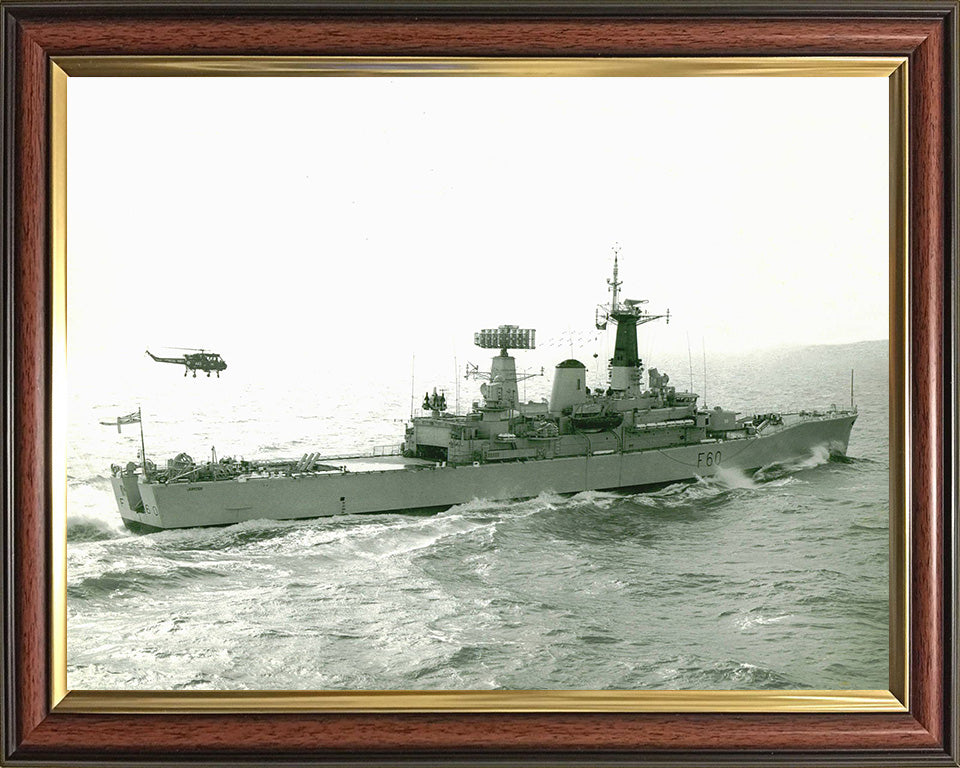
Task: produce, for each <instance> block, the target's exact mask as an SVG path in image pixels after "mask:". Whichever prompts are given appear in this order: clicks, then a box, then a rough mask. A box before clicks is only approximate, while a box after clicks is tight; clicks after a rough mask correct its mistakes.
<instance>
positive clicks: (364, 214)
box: [68, 77, 888, 368]
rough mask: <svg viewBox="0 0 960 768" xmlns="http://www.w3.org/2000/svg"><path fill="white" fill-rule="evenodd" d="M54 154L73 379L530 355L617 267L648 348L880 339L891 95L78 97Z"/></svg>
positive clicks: (534, 86)
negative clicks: (533, 340)
mask: <svg viewBox="0 0 960 768" xmlns="http://www.w3.org/2000/svg"><path fill="white" fill-rule="evenodd" d="M68 142H69V143H68V268H69V274H68V288H69V294H68V295H69V306H68V331H69V350H70V355H71V357H70V365H71V367H74V366H86V365H88V364H90V365H92V364H93V362H94V361H98V364H99V362H100V361H101V356H105V358H106V364H107V365H108V366H109V365H115V366H117V367H118V368H120V367H122V366H123V362H124V360H126V359H128V357H130V356H138V357H142V356H143V350H144V348H146V347H147V346H151V347H152V346H156V347H160V346H162V345H177V346H196V347H206V348H210V349H214V350H217V351H220V352H221V353H223V355H224V356H225V357H227V358H228V360H229V359H233V360H238V359H240V360H242V359H244V358H250V357H252V356H256V355H260V354H262V353H263V352H264V351H266V350H269V351H270V352H271V353H272V354H281V355H286V354H288V353H289V354H293V355H297V356H302V355H304V354H309V355H316V356H321V355H336V356H338V358H339V359H341V360H343V359H354V357H353V356H355V358H356V359H358V360H359V359H366V360H369V359H371V357H375V358H376V359H378V360H379V361H384V362H387V363H391V364H392V363H398V364H399V363H400V361H402V360H406V361H408V360H409V357H410V355H411V353H413V352H416V353H417V355H418V359H419V356H420V355H422V354H424V353H428V352H436V351H439V352H440V353H442V355H443V356H445V357H448V356H449V355H450V354H451V352H457V351H459V352H460V353H461V355H465V354H467V353H468V352H469V350H470V349H471V344H472V338H473V337H472V333H473V331H474V330H478V329H480V328H483V327H493V326H496V325H499V324H501V323H515V324H519V325H521V326H524V327H533V328H536V329H537V334H538V340H541V341H543V342H547V341H549V340H551V339H555V338H559V337H561V336H562V335H563V332H564V331H567V330H569V329H582V330H583V331H590V330H591V329H592V326H593V317H594V306H595V305H596V304H597V303H600V302H602V301H604V300H605V299H606V298H607V295H608V294H607V292H606V285H605V279H606V278H607V277H608V275H609V272H610V267H611V261H612V248H613V247H614V245H618V246H619V247H620V254H621V257H620V258H621V278H622V279H623V280H624V289H623V290H624V295H625V296H626V297H628V298H647V299H649V300H650V308H651V309H653V310H664V309H667V308H669V309H670V311H671V315H672V319H671V324H670V326H669V328H663V329H661V330H660V331H658V333H660V340H659V342H658V343H659V344H660V345H667V344H669V345H672V346H678V345H680V346H685V345H686V340H685V338H686V336H690V337H692V338H694V339H696V340H697V346H699V339H700V338H701V337H703V338H704V339H705V342H706V344H707V346H708V347H709V348H710V350H711V352H723V351H736V350H751V349H757V348H764V347H773V346H780V345H790V344H832V343H841V342H850V341H858V340H864V339H880V338H886V336H887V301H888V296H887V278H888V274H887V258H888V250H887V82H886V79H885V78H844V79H841V78H836V79H834V78H804V77H798V78H756V79H753V78H677V79H672V78H671V79H660V78H617V77H610V78H380V77H370V78H326V77H319V78H309V77H298V78H288V79H283V78H249V79H246V78H143V79H138V78H87V77H75V78H70V80H69V82H68ZM643 343H644V342H643V338H642V337H641V346H643ZM569 351H571V350H570V349H568V350H566V352H569ZM572 351H574V352H575V353H577V354H585V353H582V352H581V351H580V350H572ZM678 351H679V350H678ZM476 356H477V357H478V358H479V359H482V358H483V357H484V356H485V354H484V355H476ZM563 356H566V354H563V355H559V356H558V359H560V357H563ZM461 359H462V358H461Z"/></svg>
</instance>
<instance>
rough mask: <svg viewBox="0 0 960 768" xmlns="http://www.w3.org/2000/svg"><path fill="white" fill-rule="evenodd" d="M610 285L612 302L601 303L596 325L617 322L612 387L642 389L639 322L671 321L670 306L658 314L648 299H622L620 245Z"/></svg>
mask: <svg viewBox="0 0 960 768" xmlns="http://www.w3.org/2000/svg"><path fill="white" fill-rule="evenodd" d="M607 285H608V286H610V306H609V307H606V306H603V305H600V306H598V307H597V312H596V326H597V328H598V329H599V330H604V329H605V328H606V327H607V323H608V322H610V321H611V320H612V321H613V322H614V323H616V325H617V340H616V344H615V346H614V353H613V357H612V358H611V359H610V388H611V389H613V390H615V391H618V392H630V391H632V392H635V393H639V391H640V376H641V374H642V372H643V363H642V361H641V360H640V356H639V354H638V351H637V326H638V325H643V324H644V323H649V322H652V321H654V320H659V319H661V318H666V320H667V322H668V323H669V322H670V310H669V309H668V310H667V311H666V312H664V313H663V314H661V315H655V314H652V313H650V312H647V311H646V310H645V309H643V307H642V305H643V304H646V303H647V300H646V299H624V301H623V303H622V304H621V303H620V286H621V285H622V283H621V281H620V249H619V248H614V250H613V279H610V278H608V279H607Z"/></svg>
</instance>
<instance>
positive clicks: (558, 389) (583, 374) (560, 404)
mask: <svg viewBox="0 0 960 768" xmlns="http://www.w3.org/2000/svg"><path fill="white" fill-rule="evenodd" d="M586 399H587V367H586V366H585V365H584V364H583V363H581V362H580V361H579V360H564V361H563V362H562V363H558V364H557V367H556V369H555V370H554V372H553V392H552V393H551V395H550V412H551V413H561V412H562V411H563V410H564V409H565V408H569V407H571V406H574V405H579V404H580V403H583V402H586Z"/></svg>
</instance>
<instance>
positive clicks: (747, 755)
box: [0, 0, 960, 766]
mask: <svg viewBox="0 0 960 768" xmlns="http://www.w3.org/2000/svg"><path fill="white" fill-rule="evenodd" d="M0 9H2V39H3V55H2V61H0V64H2V67H3V70H2V83H3V86H2V88H3V93H2V96H3V112H2V114H3V141H2V151H3V169H4V181H3V195H4V205H3V216H4V227H3V233H4V239H3V265H4V270H3V290H4V307H5V312H4V334H3V343H4V350H3V355H2V359H3V365H4V406H5V407H4V412H3V414H4V415H3V418H4V434H5V438H6V440H5V449H6V450H5V451H4V453H3V455H4V463H3V489H4V523H5V524H4V529H3V551H4V565H5V568H4V571H3V574H4V575H3V586H4V613H3V621H4V670H3V672H4V674H3V703H4V704H3V706H4V712H3V747H2V759H3V760H4V761H5V762H8V763H9V764H11V765H13V764H16V765H49V764H51V763H53V762H58V763H78V762H82V761H86V762H89V761H95V762H96V763H98V764H108V763H110V764H112V763H117V764H120V763H128V764H129V763H135V764H143V763H144V762H147V761H164V762H165V763H166V762H169V763H170V764H178V763H179V764H187V763H192V762H197V761H203V762H204V763H206V764H210V763H224V764H226V763H230V764H234V763H244V762H248V763H260V762H264V761H268V760H269V761H271V762H273V761H277V762H297V763H317V764H319V763H324V764H341V763H343V764H346V763H357V762H370V763H377V764H396V763H409V762H417V763H423V762H430V763H453V762H458V763H464V762H472V763H480V764H486V763H491V762H497V763H506V764H540V763H550V764H572V763H589V764H604V763H628V764H634V763H637V764H639V763H644V764H671V765H675V764H696V765H720V764H729V763H731V762H734V763H752V764H771V765H772V764H796V763H804V764H841V763H843V764H851V763H855V764H858V765H861V764H876V765H880V764H885V765H886V764H889V765H899V764H908V763H909V764H911V765H912V764H920V763H923V764H930V765H954V766H956V765H958V754H960V753H958V746H957V742H958V723H957V705H956V701H957V695H958V684H957V648H956V607H957V604H956V599H957V569H956V560H955V558H956V551H957V546H956V545H957V511H956V485H957V473H956V437H957V421H956V417H957V414H956V398H957V391H956V379H955V373H954V366H955V362H956V332H957V327H956V312H957V307H956V301H957V286H956V259H957V253H956V226H957V212H956V204H957V117H956V105H957V53H958V52H957V19H958V13H957V11H958V5H957V3H956V2H939V1H938V0H934V1H931V2H919V3H917V2H901V1H900V0H894V2H889V3H886V2H872V3H871V2H844V3H838V2H833V3H820V2H801V3H795V2H790V3H778V4H773V3H770V4H765V3H748V2H740V3H728V4H722V5H719V6H716V5H714V4H700V3H698V2H692V3H683V4H679V5H673V4H669V3H660V2H652V3H643V4H630V3H622V2H611V3H600V4H589V5H588V4H583V5H577V4H569V3H559V2H554V3H549V2H548V3H516V4H503V5H500V4H496V3H490V2H487V3H469V2H460V3H438V4H423V5H418V4H414V3H410V4H397V3H388V2H367V3H349V2H326V3H325V2H316V1H315V0H308V1H307V2H304V3H297V4H284V5H278V4H266V3H257V2H240V1H238V0H234V1H233V2H225V3H220V2H216V0H207V1H206V2H204V1H201V2H182V1H181V2H176V1H174V2H164V1H162V0H161V1H158V2H139V3H129V2H121V3H111V2H94V1H91V0H79V2H71V3H65V2H55V1H52V0H47V1H46V2H36V3H31V2H3V3H0ZM106 56H126V57H143V56H156V57H179V56H190V57H221V60H223V57H250V56H257V57H303V56H330V57H354V56H380V57H396V56H403V57H410V56H441V57H492V58H503V57H539V58H553V57H562V58H571V57H581V58H592V57H676V58H685V57H705V56H713V57H813V58H819V57H850V56H857V57H891V58H896V57H903V58H904V59H905V60H906V68H905V69H904V70H902V72H903V75H902V77H903V81H902V82H901V81H899V80H898V81H896V82H895V83H894V84H893V86H892V88H891V92H892V94H894V93H895V94H898V95H899V96H900V97H903V98H906V99H907V102H906V103H907V104H908V108H907V119H906V126H907V133H906V136H904V137H903V138H904V139H905V146H906V147H907V148H908V152H907V155H906V157H904V158H902V160H903V161H904V163H905V166H904V167H905V168H906V169H908V173H907V175H906V179H907V186H906V190H903V191H902V194H901V195H896V194H894V195H892V199H891V206H892V209H891V213H892V215H891V220H892V221H893V220H899V219H898V217H897V216H896V215H893V214H896V213H897V211H900V212H906V216H905V218H906V222H905V224H907V226H906V228H905V229H902V230H900V232H899V234H900V235H902V237H903V238H904V249H905V251H906V256H907V261H908V264H909V269H908V270H907V271H906V273H905V275H906V277H905V279H906V283H905V284H902V285H900V286H899V287H900V288H901V289H902V290H901V291H900V294H901V295H902V296H904V297H905V302H906V313H905V316H906V317H908V318H909V323H906V321H905V318H904V317H901V318H900V320H901V321H902V324H903V325H904V326H905V327H907V328H908V330H907V331H906V333H905V337H904V338H903V340H902V341H903V345H902V350H903V358H905V359H901V360H900V363H901V364H902V365H903V366H905V370H906V386H905V387H904V388H903V389H904V391H903V392H902V393H901V394H903V396H904V397H906V398H907V401H906V402H907V405H906V414H905V422H904V423H905V424H907V425H909V435H901V437H903V438H904V440H903V441H900V442H899V443H897V441H894V444H901V445H908V446H909V449H910V450H909V455H906V456H903V457H901V458H902V459H903V461H904V464H905V466H906V478H905V480H906V482H905V483H904V484H903V487H902V492H903V493H904V494H905V498H906V509H907V510H909V516H908V517H907V518H906V519H907V521H908V522H909V528H908V531H907V533H908V535H906V536H902V537H898V536H897V535H896V534H894V536H893V537H892V546H893V554H894V555H895V556H894V557H893V558H892V560H894V561H897V562H900V564H901V565H903V566H904V567H905V568H906V570H904V572H903V575H904V578H905V579H906V580H907V581H906V584H907V585H908V588H907V590H906V593H907V594H906V595H903V598H904V599H903V600H902V601H895V604H893V605H892V606H891V612H892V615H893V616H894V617H897V616H899V617H901V618H902V619H903V622H904V623H905V637H906V638H907V639H908V642H904V643H903V644H902V646H895V647H894V654H893V656H894V657H897V656H898V655H899V656H900V658H901V660H902V662H903V663H902V664H901V665H900V666H901V667H902V672H903V679H904V680H905V681H907V683H906V687H904V688H903V690H898V689H897V686H896V683H895V682H892V683H891V686H892V687H891V691H892V694H893V697H895V698H896V700H898V701H902V702H906V706H900V707H887V706H880V707H876V708H875V709H874V711H869V709H870V708H869V707H864V706H860V707H858V706H851V708H850V711H836V710H837V707H832V708H830V707H827V708H826V709H827V710H830V711H824V710H823V709H821V710H819V711H818V710H817V708H816V707H812V706H811V707H807V708H806V711H798V710H797V709H796V708H794V709H793V710H791V711H787V710H789V708H784V707H777V706H776V705H775V703H773V702H772V701H771V704H770V707H769V711H765V709H766V708H765V706H763V705H756V704H754V705H753V706H747V707H743V706H735V705H728V706H725V707H724V706H717V705H712V706H711V705H709V704H707V705H704V706H699V707H677V706H676V705H672V704H670V703H669V701H667V702H665V703H664V704H663V707H662V708H660V709H659V710H657V709H656V708H649V707H648V708H647V709H646V711H630V708H626V709H622V708H618V707H614V706H603V705H602V702H601V705H600V706H594V705H590V704H589V703H587V702H585V701H581V702H580V703H579V705H578V704H577V702H576V701H575V702H574V703H573V705H572V706H566V707H553V708H552V707H543V706H539V707H538V706H537V705H536V704H534V705H533V706H526V707H518V709H519V710H520V711H510V710H508V709H507V708H504V707H502V706H500V705H498V704H496V703H495V704H494V705H493V706H479V705H478V706H476V707H469V706H467V707H464V706H460V707H444V706H439V705H438V706H433V707H431V706H423V707H419V708H406V707H404V706H403V704H402V703H400V704H399V705H396V704H394V705H390V704H384V703H383V700H381V701H380V705H379V707H378V706H377V705H376V703H374V705H373V706H370V705H367V706H365V705H364V704H363V702H357V701H351V702H350V704H349V705H348V706H345V707H341V708H340V711H337V708H336V707H333V708H328V709H327V710H324V711H317V709H316V708H315V707H314V706H311V705H309V704H308V705H303V704H300V705H298V704H297V702H295V701H293V702H291V701H290V700H289V697H288V698H285V697H284V694H282V693H281V694H278V695H277V696H275V697H273V698H274V701H273V703H272V704H271V703H269V702H268V701H267V699H266V698H265V697H264V696H262V695H260V696H259V697H248V698H247V699H246V705H244V700H243V699H242V698H241V699H240V700H238V701H237V702H234V704H233V705H232V706H231V707H226V709H228V710H230V711H227V712H225V711H223V710H224V709H225V708H224V707H222V706H221V707H220V708H219V709H218V708H217V707H216V706H206V705H204V703H203V702H201V704H200V705H199V706H190V705H189V703H186V704H182V705H181V704H179V703H178V702H177V701H176V700H175V699H176V696H177V695H175V694H171V695H169V697H167V698H164V697H155V698H154V699H153V703H152V705H151V704H150V702H147V703H146V704H144V702H142V701H141V702H131V703H130V704H129V706H128V707H124V706H122V705H120V706H118V704H117V701H116V700H113V701H112V702H107V703H106V704H104V703H103V702H100V703H99V705H98V702H97V701H96V700H94V699H87V700H86V701H84V700H79V701H77V702H74V703H71V702H70V700H69V698H68V699H63V697H62V696H61V693H62V691H61V689H62V687H63V684H62V681H60V680H58V679H57V674H56V673H55V672H54V671H52V670H54V669H55V667H56V663H57V662H58V661H61V662H62V661H63V659H58V658H57V656H58V654H62V653H63V652H64V648H63V644H62V643H60V644H58V643H57V642H56V636H57V626H58V621H60V619H59V618H58V616H59V613H58V609H57V608H56V606H55V605H54V602H55V600H52V599H51V593H52V589H51V585H54V584H55V583H56V582H57V579H58V578H59V574H60V573H61V570H62V569H63V567H64V564H63V562H62V556H61V555H60V554H59V553H58V552H57V551H56V549H55V548H54V549H51V547H50V540H51V531H52V530H53V528H55V527H56V525H57V524H58V520H60V519H59V518H58V517H57V514H58V513H57V511H56V510H57V504H58V498H59V497H60V496H62V490H61V489H60V488H59V486H58V482H57V481H56V479H55V476H56V474H57V462H58V461H59V460H58V458H57V456H58V452H57V445H56V444H55V440H56V438H55V434H54V431H53V429H52V426H51V425H52V423H53V420H54V417H55V410H56V402H57V398H58V396H59V395H58V389H57V383H56V380H55V377H54V372H55V371H56V367H57V359H58V355H60V354H62V349H60V347H58V344H59V343H60V342H58V340H57V337H56V334H55V333H53V331H52V329H54V328H55V327H57V325H58V323H62V322H63V318H62V317H58V316H57V313H58V312H59V311H60V310H59V309H58V307H59V306H60V305H59V303H58V302H57V301H56V296H57V295H58V294H57V292H58V291H62V290H63V289H64V284H63V282H62V276H59V277H58V275H57V271H58V269H59V267H58V266H57V264H58V262H57V261H56V259H52V258H51V253H57V252H58V249H59V250H60V251H62V249H63V243H62V242H59V241H58V238H61V237H62V236H63V227H62V222H58V220H57V219H56V216H58V215H60V213H62V211H63V205H62V203H63V201H62V200H57V199H56V195H57V194H58V191H57V190H58V187H57V185H56V184H53V183H51V179H53V178H54V177H56V175H57V172H58V166H57V163H58V162H62V147H63V142H64V141H65V136H64V135H62V133H61V132H58V130H57V129H56V125H57V124H56V123H55V122H53V121H51V114H52V113H53V112H54V111H55V110H56V109H57V99H58V98H60V97H61V95H62V93H61V91H60V90H59V89H60V88H61V87H62V83H61V82H60V79H59V78H60V77H61V75H62V70H60V67H59V65H58V63H57V62H58V61H62V60H64V59H72V60H73V62H74V65H75V66H80V65H81V64H82V61H81V60H86V61H87V62H88V64H89V63H90V62H94V63H95V62H96V61H98V60H99V61H101V62H102V61H104V59H103V57H106ZM210 60H211V61H212V60H214V59H213V58H210ZM115 61H119V60H115ZM230 61H232V59H230ZM78 62H80V63H78ZM121 64H122V61H121ZM101 71H103V70H101ZM58 72H60V74H58ZM901 218H902V217H901ZM897 236H898V233H897V232H896V231H894V232H892V238H893V239H894V240H895V239H896V237H897ZM60 266H61V267H62V264H61V265H60ZM58 280H60V281H61V282H59V283H58ZM891 282H892V284H894V289H893V290H892V293H893V294H896V293H897V290H896V287H897V278H896V277H895V276H894V275H893V274H891ZM58 286H59V287H58ZM897 306H898V302H897V300H894V302H893V308H894V309H897ZM900 314H904V313H902V312H901V313H900ZM894 319H895V320H896V318H894ZM893 357H894V358H897V357H899V355H898V354H894V355H893ZM895 362H896V361H892V363H895ZM907 438H909V439H907ZM61 501H62V500H61ZM61 522H62V521H61ZM898 550H902V554H903V558H900V559H899V560H898V558H897V557H896V554H897V551H898ZM893 666H894V664H893V663H892V667H893ZM371 693H372V692H371ZM170 697H172V698H170ZM183 701H184V700H183V699H181V703H182V702H183ZM671 707H673V708H672V709H671ZM678 710H683V711H678Z"/></svg>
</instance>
